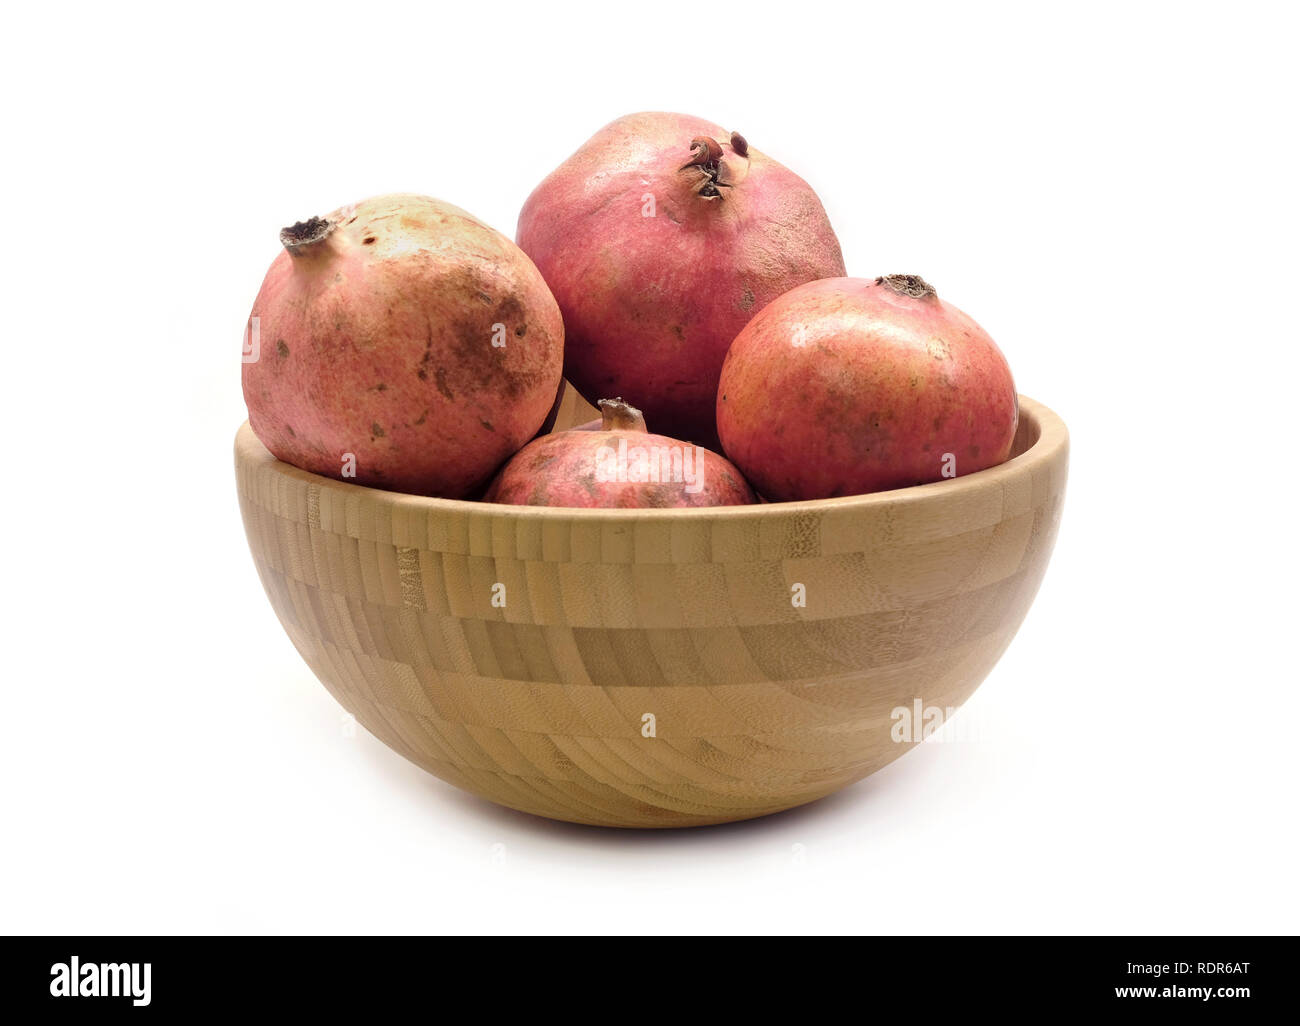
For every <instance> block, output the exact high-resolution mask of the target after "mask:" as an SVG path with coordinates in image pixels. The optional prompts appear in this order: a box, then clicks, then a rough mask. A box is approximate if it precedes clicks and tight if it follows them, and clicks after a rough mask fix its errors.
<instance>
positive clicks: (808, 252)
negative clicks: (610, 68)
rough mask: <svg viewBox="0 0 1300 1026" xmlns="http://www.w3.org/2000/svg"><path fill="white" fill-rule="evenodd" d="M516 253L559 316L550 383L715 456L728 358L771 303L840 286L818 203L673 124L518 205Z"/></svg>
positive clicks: (759, 158) (739, 152)
mask: <svg viewBox="0 0 1300 1026" xmlns="http://www.w3.org/2000/svg"><path fill="white" fill-rule="evenodd" d="M516 238H517V239H518V241H519V245H520V246H521V247H522V248H523V250H524V252H525V253H527V254H528V255H529V256H530V257H532V258H533V261H534V262H535V263H536V264H537V266H538V268H539V269H540V270H541V272H542V274H543V276H544V277H545V278H546V281H547V284H549V285H550V287H551V291H552V292H553V293H554V294H555V298H556V299H557V300H558V301H559V304H560V309H561V311H563V313H564V327H565V333H566V345H565V376H566V377H567V378H568V379H569V381H571V382H572V383H573V385H574V387H575V388H576V389H577V390H578V391H579V392H580V393H581V394H582V395H583V397H584V398H586V399H587V400H588V401H589V402H595V400H596V398H597V397H599V396H602V395H612V394H615V393H619V394H622V395H625V396H628V397H629V398H630V399H631V400H632V401H634V402H636V403H638V404H639V405H640V406H641V407H642V408H643V409H644V410H645V411H646V416H647V418H648V419H649V420H650V423H652V424H654V425H655V426H656V427H658V428H660V429H662V430H664V431H667V432H668V433H669V434H670V435H673V436H674V437H678V438H686V439H691V440H693V441H695V442H699V443H701V444H703V445H708V446H711V447H715V448H716V447H717V444H718V443H717V434H716V426H715V422H714V402H715V400H716V397H717V384H718V372H719V370H721V368H722V360H723V358H724V357H725V356H726V352H727V347H728V346H729V345H730V344H731V340H732V339H733V338H735V337H736V334H737V332H739V331H740V329H741V328H742V327H744V325H745V323H746V322H747V321H748V320H749V319H750V318H751V317H752V316H754V314H756V313H758V311H759V310H761V309H763V307H764V306H766V305H767V304H768V303H770V302H771V301H772V300H774V299H776V297H777V296H779V295H781V294H782V293H784V292H787V291H789V290H790V289H792V288H794V287H795V286H796V285H801V284H803V283H804V282H808V281H813V280H814V279H817V278H830V277H835V276H838V275H842V274H844V259H843V257H842V256H841V255H840V244H839V241H838V240H837V239H836V238H835V233H834V232H833V231H832V230H831V226H830V222H829V221H828V220H827V218H826V212H825V211H824V210H823V209H822V205H821V202H820V201H819V200H818V199H817V196H816V194H815V193H814V192H813V191H812V189H811V188H810V187H809V186H808V184H807V183H806V182H805V181H804V180H803V179H802V178H800V177H799V176H798V175H796V174H795V173H794V172H792V171H790V170H788V169H787V168H785V167H782V166H781V165H780V164H778V163H777V162H776V161H775V160H773V159H772V158H771V157H768V156H766V155H765V154H763V153H761V152H760V151H759V150H756V149H755V148H754V147H752V146H750V145H749V144H748V143H747V142H746V140H745V139H744V138H743V137H742V136H740V135H739V134H738V133H730V134H729V133H727V132H725V131H723V130H722V129H721V128H719V127H718V126H717V125H715V124H712V123H711V122H708V121H704V120H701V119H700V118H695V117H689V116H687V115H685V114H660V113H651V114H631V115H629V116H627V117H624V118H620V119H619V120H617V121H615V122H613V123H612V124H609V125H607V126H605V127H604V128H602V129H601V130H600V131H599V132H597V133H596V134H595V135H594V136H593V137H592V138H591V139H590V140H588V141H587V142H586V143H585V144H584V145H583V146H582V148H581V149H579V150H578V151H577V153H575V154H574V155H573V156H571V157H570V158H569V159H568V160H566V161H565V162H564V163H563V164H561V165H560V167H559V168H558V169H557V170H555V171H553V172H552V173H551V174H550V175H549V176H548V177H547V178H546V180H545V181H543V182H542V184H541V185H539V186H538V187H537V188H536V189H535V190H534V191H533V194H532V195H531V196H529V197H528V201H527V202H526V203H525V204H524V208H523V210H522V211H521V213H520V215H519V228H518V231H517V233H516Z"/></svg>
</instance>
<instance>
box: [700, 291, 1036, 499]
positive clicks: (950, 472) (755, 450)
mask: <svg viewBox="0 0 1300 1026" xmlns="http://www.w3.org/2000/svg"><path fill="white" fill-rule="evenodd" d="M717 402H718V428H719V431H720V433H721V436H722V444H723V448H724V450H725V451H726V453H727V456H728V457H729V458H730V459H731V460H732V461H733V462H734V463H735V464H736V466H737V467H739V468H740V470H741V471H742V472H743V473H744V474H745V476H746V477H747V478H748V479H749V481H750V483H751V484H753V486H754V488H755V489H756V490H757V491H758V492H759V493H760V494H762V495H764V496H766V497H767V498H769V499H772V500H775V501H786V500H797V499H822V498H830V497H833V496H840V495H860V494H864V493H867V492H877V491H883V490H886V489H890V488H902V487H906V486H909V485H917V484H925V483H927V482H931V481H938V480H941V479H943V478H945V477H956V476H961V475H963V474H970V473H974V472H975V471H977V470H983V469H985V468H986V467H992V466H995V465H997V464H999V463H1002V462H1003V461H1004V460H1006V459H1007V457H1008V456H1009V455H1010V452H1011V443H1012V440H1013V439H1014V437H1015V433H1016V421H1017V419H1018V415H1019V406H1018V402H1017V398H1016V388H1015V383H1014V382H1013V380H1012V377H1011V369H1010V367H1009V366H1008V365H1007V361H1006V359H1005V358H1004V357H1003V355H1002V353H1001V351H1000V350H999V349H998V347H997V345H996V344H995V343H994V342H993V340H992V339H991V338H990V337H989V336H988V334H987V333H986V332H985V331H984V330H983V329H982V328H981V327H980V326H979V325H978V324H976V323H975V322H974V321H973V320H971V318H970V317H968V316H967V315H966V314H964V313H963V312H962V311H961V310H959V309H957V308H956V307H955V306H952V305H951V304H950V303H945V302H944V301H943V300H942V299H940V298H939V297H938V296H937V295H936V294H935V293H934V291H933V290H932V289H931V288H930V287H929V286H928V285H927V284H926V283H925V282H924V281H923V280H922V279H920V278H917V277H915V276H914V275H890V276H887V277H885V278H876V279H874V280H873V279H863V278H836V279H830V280H827V281H817V282H812V283H810V284H807V285H803V286H801V287H799V288H797V289H794V290H792V291H791V292H789V293H787V294H786V295H784V296H782V297H781V298H780V299H778V300H777V301H776V302H774V303H772V304H771V305H770V306H768V307H767V309H765V310H764V311H763V312H762V313H760V314H759V315H758V316H757V317H755V318H754V319H753V320H752V321H750V323H749V324H748V325H746V327H745V328H744V330H743V331H741V333H740V334H739V335H738V336H737V338H736V341H735V342H734V343H733V345H732V347H731V350H730V352H729V353H728V354H727V360H726V363H725V364H724V366H723V368H722V376H721V380H720V382H719V386H718V399H717Z"/></svg>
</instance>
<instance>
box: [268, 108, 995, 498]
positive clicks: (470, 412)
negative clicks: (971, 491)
mask: <svg viewBox="0 0 1300 1026" xmlns="http://www.w3.org/2000/svg"><path fill="white" fill-rule="evenodd" d="M516 234H517V239H518V245H516V244H515V243H513V242H511V241H510V240H509V239H507V238H506V237H505V236H504V235H502V234H501V233H500V232H497V231H495V230H493V229H492V228H490V227H488V226H487V225H485V224H483V223H482V222H481V221H479V220H477V219H476V218H474V217H472V216H471V215H470V214H468V213H466V212H465V211H463V210H461V209H459V208H457V207H453V206H451V205H450V204H448V203H443V202H441V201H439V200H435V199H430V198H428V197H424V196H415V195H393V196H380V197H376V198H374V199H370V200H366V201H365V202H363V203H358V204H355V205H353V206H348V207H343V208H340V209H339V210H336V211H334V212H333V213H331V214H329V215H327V216H325V217H313V218H310V219H309V220H306V221H300V222H298V223H297V224H294V225H292V226H291V227H288V228H285V229H283V230H282V231H281V232H280V241H281V243H282V244H283V246H284V251H283V252H282V253H280V254H279V256H277V258H276V259H275V261H274V263H272V265H271V269H270V270H269V271H268V272H267V275H266V279H265V281H264V282H263V283H262V289H261V291H260V292H259V293H258V296H257V299H256V301H255V302H254V304H253V310H252V315H251V317H250V320H249V328H248V335H246V341H245V346H244V354H245V355H244V366H243V387H244V400H245V402H246V404H247V406H248V415H249V422H250V424H251V425H252V428H253V431H254V432H255V433H256V434H257V437H258V438H259V439H261V441H262V443H263V444H264V445H266V447H267V448H268V449H269V450H270V451H271V452H272V453H273V454H274V455H275V456H276V457H277V458H278V459H281V460H284V461H285V462H287V463H291V464H293V465H294V466H297V467H300V468H302V469H304V470H309V471H312V472H314V473H317V474H325V475H328V476H330V477H336V478H341V479H350V480H354V481H355V482H356V483H359V484H364V485H369V486H372V487H377V488H385V489H389V490H392V491H401V492H411V493H416V494H420V495H433V496H442V497H446V498H457V499H464V498H468V499H480V498H481V499H482V500H483V501H485V502H500V503H513V504H517V505H545V506H570V507H575V506H576V507H675V506H721V505H741V504H746V503H753V502H757V501H759V496H761V497H762V498H763V499H766V500H769V501H789V500H800V499H820V498H828V497H832V496H841V495H858V494H863V493H866V492H874V491H880V490H884V489H890V488H901V487H906V486H910V485H917V484H925V483H927V482H931V481H937V480H940V479H942V478H948V477H956V476H959V475H962V474H969V473H972V472H974V471H977V470H983V469H985V468H986V467H991V466H994V465H996V464H998V463H1001V462H1003V461H1004V460H1006V459H1007V457H1008V456H1009V454H1010V451H1011V444H1012V439H1013V437H1014V435H1015V431H1016V420H1017V403H1016V390H1015V385H1014V384H1013V382H1012V378H1011V371H1010V368H1009V367H1008V366H1007V362H1006V360H1005V359H1004V358H1003V356H1002V354H1001V352H999V350H998V348H997V346H996V345H995V344H994V342H993V340H992V339H991V338H990V337H989V336H988V335H987V334H986V333H985V332H984V331H983V330H982V329H981V328H980V327H979V325H978V324H976V323H975V322H974V321H973V320H971V319H970V318H969V317H968V316H967V315H966V314H964V313H962V311H960V310H958V309H957V308H956V307H953V306H951V305H949V304H948V303H945V302H944V301H943V300H942V299H940V298H939V296H938V295H937V294H936V292H935V290H934V288H933V287H932V286H931V285H929V284H928V283H927V282H925V281H924V280H922V279H921V278H919V277H917V276H915V275H897V274H892V275H885V276H883V277H876V278H849V277H846V276H845V274H846V272H845V268H844V260H843V257H842V256H841V254H840V246H839V242H838V240H837V239H836V237H835V233H834V231H833V230H832V229H831V226H830V222H829V220H828V219H827V216H826V211H825V210H824V209H823V208H822V205H821V202H820V201H819V200H818V198H817V196H816V194H815V193H814V192H813V191H812V189H811V188H810V187H809V186H808V184H807V183H806V182H805V181H803V179H801V178H800V177H799V176H798V175H796V174H794V173H793V172H792V171H790V170H789V169H787V168H785V167H783V166H782V165H781V164H778V163H777V162H776V161H775V160H773V159H772V158H771V157H768V156H767V155H766V154H764V153H762V152H761V151H759V150H757V149H755V148H754V147H752V146H751V145H749V143H748V142H747V140H746V139H745V138H744V137H743V136H741V135H740V134H739V133H736V132H726V131H724V130H723V129H722V128H720V127H718V126H717V125H714V124H710V123H709V122H707V121H702V120H700V119H699V118H693V117H687V116H685V115H681V114H633V115H630V116H628V117H625V118H620V119H619V120H618V121H615V122H613V123H612V124H610V125H607V126H606V127H605V128H603V129H601V130H600V131H599V132H597V133H596V135H594V136H593V137H592V138H591V139H589V140H588V141H587V142H586V143H585V144H583V146H582V147H581V148H580V149H579V150H578V151H577V152H576V153H574V154H573V156H571V157H570V158H569V159H568V160H566V161H565V162H564V163H563V164H562V165H560V167H559V168H557V169H556V170H555V171H554V172H552V173H551V174H550V176H548V177H547V178H546V180H545V181H543V182H542V183H541V184H540V185H539V186H538V187H537V188H536V189H535V190H534V191H533V194H532V195H531V196H529V197H528V200H527V202H526V203H525V204H524V208H523V210H522V211H521V213H520V215H519V225H518V230H517V233H516ZM566 379H567V380H568V381H569V382H570V383H571V384H572V385H573V387H574V388H576V389H577V391H578V392H579V393H581V395H582V396H583V397H584V398H586V399H587V400H588V401H589V402H591V403H592V404H594V405H596V406H598V407H599V408H600V410H601V414H602V419H601V420H599V421H595V422H593V423H591V424H585V425H583V426H582V427H579V428H575V429H573V430H571V431H563V432H558V433H554V434H547V432H548V431H550V428H551V426H552V424H553V422H554V419H555V415H556V411H557V410H558V408H559V404H560V398H561V396H562V394H563V389H564V383H565V380H566ZM642 411H644V414H643V412H642ZM647 424H648V425H649V428H653V429H654V431H655V432H662V433H661V434H660V433H656V434H651V433H650V432H649V429H648V427H647Z"/></svg>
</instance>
